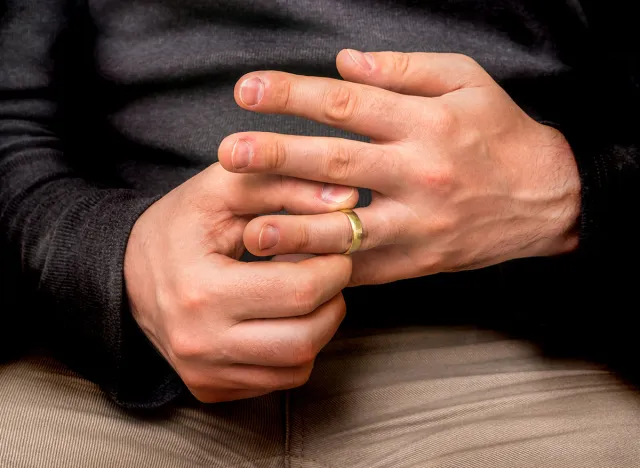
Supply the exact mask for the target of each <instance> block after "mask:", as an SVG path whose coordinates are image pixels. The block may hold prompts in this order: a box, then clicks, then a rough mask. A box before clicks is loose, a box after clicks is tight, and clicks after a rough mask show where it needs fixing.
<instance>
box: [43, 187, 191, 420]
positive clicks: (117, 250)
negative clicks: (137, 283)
mask: <svg viewBox="0 0 640 468" xmlns="http://www.w3.org/2000/svg"><path fill="white" fill-rule="evenodd" d="M156 199H157V198H147V197H140V196H139V195H138V194H136V193H135V192H132V191H128V190H104V191H95V192H92V193H91V194H90V195H88V196H85V197H81V198H80V199H78V200H77V201H76V203H74V204H73V206H72V207H71V208H70V209H68V210H67V211H66V212H65V213H64V215H63V216H62V219H61V220H60V222H59V224H58V227H57V229H56V230H55V233H54V239H53V240H52V244H51V246H50V250H49V252H48V259H47V267H46V271H45V272H44V273H43V280H44V282H45V284H47V289H49V293H50V297H53V298H54V299H55V301H56V302H57V304H58V307H57V309H58V311H57V313H58V314H60V315H59V316H58V318H57V321H60V322H62V323H64V324H65V325H66V326H67V330H65V333H64V334H65V335H66V336H67V337H68V338H69V340H70V342H69V343H68V346H64V347H63V348H64V350H65V354H66V358H67V361H69V362H70V363H71V364H72V365H74V367H76V368H77V369H78V370H79V371H80V372H81V373H82V374H84V375H85V376H87V377H89V378H90V379H92V380H95V381H96V382H98V383H99V384H100V386H101V387H102V388H103V389H104V390H105V391H106V392H107V393H108V394H109V395H110V396H111V397H112V398H113V399H114V401H116V402H117V403H118V404H119V405H122V406H124V407H128V408H138V409H139V408H152V407H157V406H161V405H163V404H165V403H167V402H168V401H170V400H172V399H174V398H176V397H177V396H178V395H179V394H180V393H182V391H183V389H184V386H183V384H182V383H181V381H180V379H179V377H178V376H177V375H176V373H175V372H174V371H173V369H171V367H170V366H169V364H168V363H167V362H166V361H165V360H164V358H162V356H160V354H159V353H158V352H157V351H156V350H155V349H154V348H153V346H152V345H151V344H150V342H149V341H148V340H147V339H146V337H145V336H144V334H143V333H142V331H141V330H140V329H139V328H138V326H137V324H136V323H135V320H134V319H133V317H132V316H131V313H130V310H129V306H128V300H127V298H126V292H125V284H124V273H123V271H124V270H123V266H124V255H125V250H126V246H127V242H128V238H129V234H130V232H131V229H132V227H133V225H134V223H135V222H136V220H137V219H138V217H139V216H140V215H141V214H142V213H143V212H144V211H145V210H146V209H147V208H148V207H149V206H150V205H151V204H152V203H153V202H154V201H156ZM54 276H55V277H54Z"/></svg>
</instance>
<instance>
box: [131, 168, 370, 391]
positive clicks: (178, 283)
mask: <svg viewBox="0 0 640 468" xmlns="http://www.w3.org/2000/svg"><path fill="white" fill-rule="evenodd" d="M328 189H332V191H331V190H328ZM330 192H331V193H333V195H334V201H330V200H327V199H326V195H327V194H328V193H330ZM323 195H324V196H325V199H323ZM357 197H358V195H357V191H356V190H354V189H352V188H349V187H341V188H336V187H331V186H329V187H327V186H323V184H321V183H316V182H309V181H303V180H296V179H292V178H288V177H281V176H274V175H260V174H258V175H237V174H231V173H229V172H227V171H225V170H224V169H223V168H222V167H221V166H220V165H219V164H214V165H213V166H211V167H209V168H208V169H206V170H205V171H203V172H202V173H200V174H198V175H197V176H195V177H193V178H192V179H190V180H188V181H187V182H185V183H184V184H182V185H181V186H179V187H178V188H176V189H175V190H173V191H172V192H170V193H169V194H168V195H166V196H165V197H163V198H162V199H160V200H159V201H158V202H156V203H155V204H153V205H152V206H151V207H150V208H149V209H148V210H146V211H145V212H144V213H143V214H142V216H141V217H140V218H139V219H138V220H137V222H136V223H135V225H134V227H133V230H132V233H131V236H130V238H129V242H128V245H127V249H126V254H125V264H124V274H125V283H126V289H127V294H128V297H129V302H130V304H131V310H132V312H133V316H134V317H135V319H136V321H137V323H138V324H139V325H140V327H141V329H142V330H143V331H144V332H145V334H146V335H147V336H148V337H149V339H150V340H151V342H152V343H153V344H154V345H155V347H156V348H157V349H158V350H159V351H160V353H162V355H163V356H164V357H165V358H166V360H167V361H168V362H169V363H170V364H171V365H172V366H173V368H174V369H175V370H176V371H177V373H178V374H179V375H180V377H181V378H182V380H183V381H184V382H185V384H186V385H187V387H188V388H189V390H190V391H191V392H192V393H193V394H194V396H195V397H196V398H198V399H199V400H201V401H204V402H219V401H227V400H235V399H240V398H249V397H253V396H258V395H262V394H265V393H269V392H271V391H274V390H279V389H286V388H292V387H296V386H299V385H302V384H303V383H305V382H306V380H307V379H308V378H309V374H310V372H311V369H312V367H313V362H314V359H315V357H316V355H317V354H318V352H319V351H320V350H321V349H322V347H323V346H324V345H325V344H326V343H327V342H328V341H329V340H330V339H331V337H332V336H333V334H334V333H335V331H336V329H337V328H338V326H339V324H340V322H341V321H342V319H343V317H344V314H345V304H344V299H343V297H342V294H341V290H342V289H343V288H344V287H345V286H346V285H347V283H348V282H349V279H350V277H351V258H349V257H347V256H345V255H327V256H322V257H315V258H308V256H307V257H295V258H291V257H290V258H285V259H284V260H286V261H284V262H258V263H242V262H239V261H238V260H237V259H238V258H239V257H240V255H241V253H242V252H243V250H244V246H243V245H242V235H243V231H244V229H245V227H246V225H247V223H248V222H249V221H250V220H251V219H252V218H253V217H254V216H255V215H256V214H260V213H270V212H275V211H279V210H281V209H286V210H288V211H290V212H292V213H307V214H312V213H322V212H327V211H331V210H336V209H341V208H347V207H353V206H355V204H356V202H357ZM335 200H339V201H337V202H336V201H335Z"/></svg>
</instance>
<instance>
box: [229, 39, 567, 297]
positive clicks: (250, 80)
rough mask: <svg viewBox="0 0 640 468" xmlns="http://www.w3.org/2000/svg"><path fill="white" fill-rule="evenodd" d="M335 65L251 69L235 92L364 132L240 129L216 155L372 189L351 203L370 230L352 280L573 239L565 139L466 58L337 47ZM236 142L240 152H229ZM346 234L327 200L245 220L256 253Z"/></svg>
mask: <svg viewBox="0 0 640 468" xmlns="http://www.w3.org/2000/svg"><path fill="white" fill-rule="evenodd" d="M337 66H338V70H339V72H340V74H341V75H342V77H343V78H344V80H345V81H341V80H333V79H328V78H317V77H307V76H297V75H292V74H288V73H281V72H276V71H260V72H254V73H250V74H248V75H246V76H244V77H243V78H242V79H241V80H239V82H238V84H237V85H236V88H235V99H236V101H237V103H238V105H240V106H241V107H243V108H245V109H247V110H249V111H252V112H260V113H268V114H287V115H295V116H299V117H304V118H307V119H311V120H315V121H317V122H320V123H323V124H327V125H331V126H334V127H337V128H340V129H344V130H348V131H351V132H354V133H358V134H361V135H365V136H367V137H370V139H371V140H370V143H363V142H356V141H352V140H345V139H337V138H336V139H334V138H320V137H301V136H290V135H281V134H273V133H256V132H246V133H238V134H234V135H230V136H229V137H227V138H226V139H225V140H224V141H223V142H222V143H221V145H220V148H219V160H220V162H221V164H222V165H223V166H224V168H225V169H227V170H228V171H230V172H234V173H243V174H248V173H259V174H278V175H284V176H289V177H296V178H300V179H306V180H314V181H319V182H328V183H334V184H342V185H347V186H353V187H366V188H369V189H371V190H372V191H373V202H372V204H371V205H370V206H369V207H367V208H359V209H357V210H356V213H357V214H358V215H359V217H360V218H361V220H362V223H363V225H364V230H365V239H364V242H363V244H362V248H361V249H362V250H361V251H360V252H358V253H356V254H354V255H353V275H352V278H351V281H350V284H351V285H359V284H377V283H385V282H390V281H396V280H400V279H404V278H411V277H418V276H424V275H430V274H434V273H438V272H444V271H457V270H464V269H473V268H481V267H485V266H489V265H493V264H497V263H501V262H504V261H507V260H511V259H515V258H522V257H533V256H549V255H558V254H562V253H566V252H570V251H571V250H573V249H575V248H576V247H577V244H578V236H577V234H576V229H575V226H576V220H577V218H578V214H579V211H580V179H579V175H578V171H577V168H576V163H575V160H574V157H573V153H572V151H571V148H570V147H569V144H568V143H567V141H566V139H565V138H564V137H563V135H562V134H561V133H560V132H558V131H557V130H555V129H553V128H551V127H548V126H545V125H542V124H539V123H537V122H536V121H534V120H533V119H531V118H530V117H529V116H528V115H527V114H526V113H525V112H524V111H522V109H520V108H519V107H518V106H517V105H516V103H515V102H514V101H513V100H512V99H511V98H510V97H509V96H508V95H507V93H506V92H505V91H504V90H503V89H502V88H501V87H500V86H499V85H498V84H497V83H496V82H495V81H494V80H493V79H492V78H491V77H490V76H489V75H488V74H487V73H486V71H485V70H483V69H482V68H481V67H480V65H478V64H477V63H476V62H475V61H473V60H472V59H470V58H469V57H466V56H463V55H457V54H427V53H412V54H403V53H397V52H380V53H372V54H362V53H360V52H357V51H351V50H344V51H342V52H341V53H340V54H339V55H338V57H337ZM238 142H242V145H243V146H242V147H243V148H245V152H244V154H241V153H238V152H234V151H233V149H234V146H235V145H236V144H237V143H238ZM247 145H248V146H247ZM236 148H237V146H236ZM247 148H248V149H249V150H248V151H246V149H247ZM247 155H249V156H250V157H247ZM350 240H351V228H350V225H349V222H348V220H347V218H346V216H345V215H344V214H342V213H334V212H332V213H323V214H314V215H308V214H304V215H299V216H264V217H260V218H256V219H254V220H253V221H251V222H250V223H248V225H247V226H246V228H245V232H244V242H245V244H246V246H247V248H248V250H249V251H251V252H252V253H253V254H255V255H281V254H295V253H314V254H329V253H340V252H344V251H346V250H347V248H348V247H349V245H350Z"/></svg>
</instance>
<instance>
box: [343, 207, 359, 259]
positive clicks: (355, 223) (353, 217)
mask: <svg viewBox="0 0 640 468" xmlns="http://www.w3.org/2000/svg"><path fill="white" fill-rule="evenodd" d="M340 211H342V212H343V213H344V214H346V215H347V218H349V223H351V231H352V233H353V234H352V236H351V245H350V246H349V248H348V249H347V251H346V252H345V253H344V254H345V255H350V254H352V253H354V252H357V251H358V250H359V249H360V245H361V244H362V237H363V230H362V222H361V221H360V218H359V217H358V215H357V214H356V213H355V212H354V211H353V210H349V209H346V210H340Z"/></svg>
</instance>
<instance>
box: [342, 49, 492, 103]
mask: <svg viewBox="0 0 640 468" xmlns="http://www.w3.org/2000/svg"><path fill="white" fill-rule="evenodd" d="M336 64H337V66H338V71H339V72H340V75H342V77H343V78H344V79H345V80H347V81H352V82H354V83H362V84H367V85H370V86H376V87H378V88H383V89H387V90H389V91H394V92H397V93H401V94H408V95H412V96H424V97H437V96H442V95H443V94H448V93H452V92H454V91H457V90H459V89H462V88H469V87H478V86H487V85H492V84H495V82H494V81H493V79H492V78H491V77H490V76H489V74H488V73H487V72H486V71H485V70H484V69H483V68H482V67H481V66H480V65H479V64H478V63H477V62H476V61H475V60H473V59H472V58H470V57H467V56H466V55H461V54H440V53H421V52H415V53H407V54H405V53H402V52H372V53H362V52H359V51H357V50H352V49H345V50H342V51H341V52H340V53H339V54H338V57H337V59H336Z"/></svg>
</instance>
